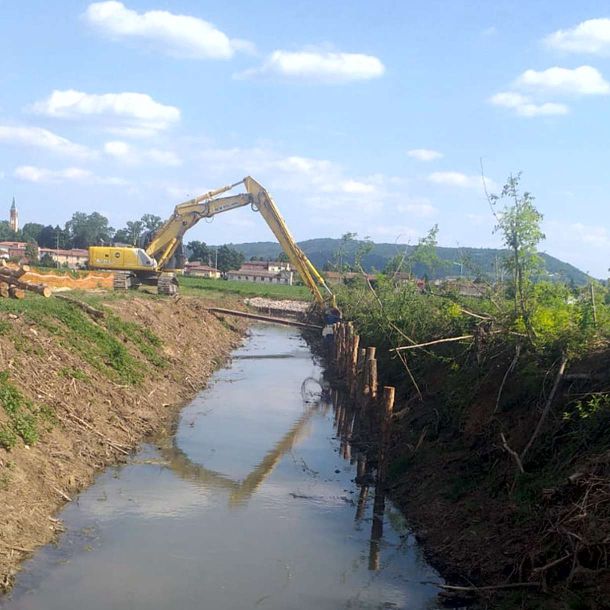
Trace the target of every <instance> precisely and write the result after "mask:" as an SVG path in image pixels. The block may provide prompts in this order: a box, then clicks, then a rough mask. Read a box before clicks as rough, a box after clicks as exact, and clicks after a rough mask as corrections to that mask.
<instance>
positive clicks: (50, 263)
mask: <svg viewBox="0 0 610 610" xmlns="http://www.w3.org/2000/svg"><path fill="white" fill-rule="evenodd" d="M38 264H39V266H40V267H57V263H56V262H55V261H54V260H53V257H52V256H51V255H50V254H49V253H48V252H45V253H44V254H43V255H42V256H41V257H40V261H39V262H38Z"/></svg>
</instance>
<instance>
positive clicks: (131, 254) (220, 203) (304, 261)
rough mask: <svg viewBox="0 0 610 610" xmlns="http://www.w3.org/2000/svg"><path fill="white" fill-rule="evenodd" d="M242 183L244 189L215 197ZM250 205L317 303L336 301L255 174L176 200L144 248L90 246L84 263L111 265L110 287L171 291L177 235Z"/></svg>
mask: <svg viewBox="0 0 610 610" xmlns="http://www.w3.org/2000/svg"><path fill="white" fill-rule="evenodd" d="M241 184H243V185H244V187H245V190H246V192H245V193H240V194H238V195H229V196H225V197H220V195H222V194H223V193H226V192H227V191H230V190H232V189H234V188H235V187H237V186H239V185H241ZM246 205H249V206H250V207H251V208H252V210H253V211H255V212H260V214H261V216H262V217H263V218H264V219H265V221H266V222H267V224H268V225H269V228H270V229H271V231H272V232H273V234H274V235H275V237H276V238H277V240H278V242H279V243H280V245H281V246H282V248H283V250H284V252H285V253H286V255H287V256H288V260H289V261H290V263H291V264H292V266H293V267H294V268H295V269H296V270H297V271H298V273H299V275H300V276H301V279H302V280H303V282H304V284H305V285H306V286H307V288H309V290H310V291H311V293H312V295H313V297H314V299H315V301H316V303H317V305H318V307H319V308H320V309H321V310H325V309H327V308H330V307H334V306H335V298H334V295H333V293H332V292H331V290H330V289H329V288H328V286H327V285H326V282H325V281H324V278H323V277H322V276H321V275H320V273H319V272H318V270H317V269H316V268H315V267H314V265H313V264H312V262H311V261H310V260H309V259H308V258H307V256H306V255H305V253H304V252H303V251H302V250H301V249H300V248H299V247H298V246H297V244H296V242H295V240H294V238H293V237H292V235H291V234H290V231H289V230H288V227H287V226H286V223H285V222H284V219H283V218H282V216H281V214H280V212H279V210H278V208H277V206H276V205H275V203H274V201H273V199H272V198H271V195H269V193H268V192H267V190H266V189H265V188H263V187H262V186H261V185H260V184H259V183H258V182H257V181H256V180H254V178H251V177H250V176H247V177H246V178H244V179H243V180H240V181H239V182H236V183H235V184H230V185H228V186H223V187H222V188H219V189H216V190H213V191H210V192H208V193H205V194H204V195H201V196H200V197H195V198H194V199H191V200H189V201H185V202H184V203H180V204H178V205H177V206H176V208H175V209H174V213H173V214H172V215H171V217H170V218H169V219H168V220H167V221H165V223H163V225H161V227H160V228H159V229H158V230H157V231H156V232H155V233H154V234H153V235H152V237H151V238H150V241H149V243H148V244H147V245H146V246H145V247H143V248H137V247H128V246H92V247H90V248H89V267H90V268H92V269H106V270H111V271H114V272H115V274H114V288H115V290H127V289H129V288H137V287H138V286H140V285H141V284H146V285H152V286H157V289H158V292H159V294H166V295H174V294H176V293H177V291H178V280H177V278H176V275H177V274H179V273H181V270H182V268H183V267H184V264H185V258H184V255H183V252H182V250H183V246H182V238H183V237H184V234H185V233H186V232H187V231H188V230H189V229H190V228H191V227H193V226H194V225H196V224H197V223H198V222H199V221H200V220H201V219H202V218H211V217H213V216H215V215H216V214H220V213H221V212H228V211H229V210H234V209H236V208H241V207H243V206H246Z"/></svg>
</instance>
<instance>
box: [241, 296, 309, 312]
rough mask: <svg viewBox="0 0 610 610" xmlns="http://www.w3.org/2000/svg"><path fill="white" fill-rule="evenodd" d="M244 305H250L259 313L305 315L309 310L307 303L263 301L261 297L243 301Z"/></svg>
mask: <svg viewBox="0 0 610 610" xmlns="http://www.w3.org/2000/svg"><path fill="white" fill-rule="evenodd" d="M245 303H246V305H250V306H251V307H254V308H256V309H260V310H261V311H268V310H270V309H271V310H274V311H280V310H281V311H286V312H290V313H305V312H306V311H307V310H308V309H309V305H310V304H309V303H308V302H307V301H288V300H285V301H276V300H275V299H265V298H263V297H252V298H250V299H245Z"/></svg>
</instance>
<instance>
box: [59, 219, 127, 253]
mask: <svg viewBox="0 0 610 610" xmlns="http://www.w3.org/2000/svg"><path fill="white" fill-rule="evenodd" d="M66 233H67V234H68V237H69V241H70V245H71V246H72V247H73V248H87V247H88V246H91V245H95V244H108V243H110V242H111V241H112V236H113V235H114V233H115V231H114V229H113V228H112V227H111V226H110V225H109V224H108V219H107V218H106V217H105V216H102V215H101V214H100V213H99V212H93V213H91V214H85V213H84V212H75V213H74V214H73V215H72V218H71V219H70V220H69V221H68V222H67V223H66Z"/></svg>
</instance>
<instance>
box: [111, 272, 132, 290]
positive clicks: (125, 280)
mask: <svg viewBox="0 0 610 610" xmlns="http://www.w3.org/2000/svg"><path fill="white" fill-rule="evenodd" d="M130 288H131V273H130V272H129V271H115V272H114V279H113V281H112V289H113V290H129V289H130Z"/></svg>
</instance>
